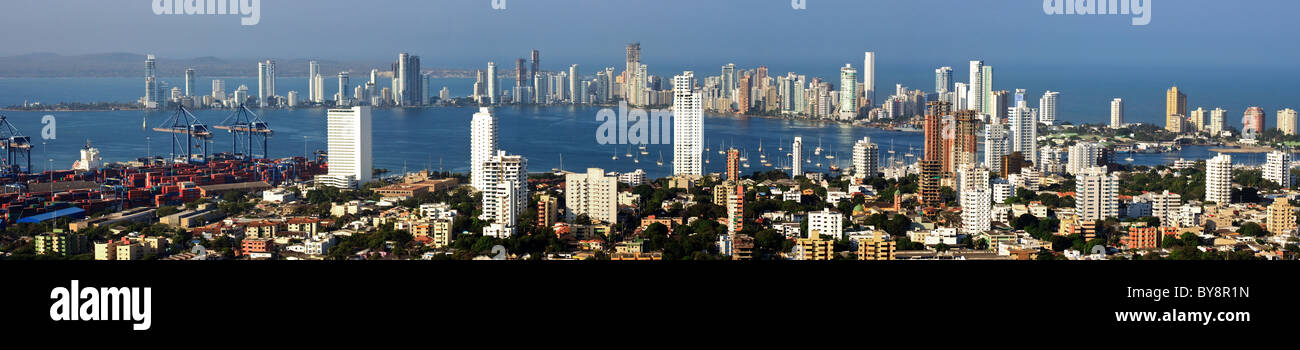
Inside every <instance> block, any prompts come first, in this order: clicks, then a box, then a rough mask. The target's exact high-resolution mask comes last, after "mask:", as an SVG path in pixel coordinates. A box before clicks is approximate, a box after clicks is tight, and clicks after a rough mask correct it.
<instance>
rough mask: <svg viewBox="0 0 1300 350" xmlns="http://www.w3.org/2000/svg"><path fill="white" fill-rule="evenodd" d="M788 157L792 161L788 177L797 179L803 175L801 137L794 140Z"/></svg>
mask: <svg viewBox="0 0 1300 350" xmlns="http://www.w3.org/2000/svg"><path fill="white" fill-rule="evenodd" d="M790 156H791V161H792V163H791V164H792V165H791V166H790V169H791V172H790V176H791V177H799V176H801V175H803V138H802V137H798V136H796V137H795V138H794V145H792V146H790Z"/></svg>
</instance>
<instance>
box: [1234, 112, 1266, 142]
mask: <svg viewBox="0 0 1300 350" xmlns="http://www.w3.org/2000/svg"><path fill="white" fill-rule="evenodd" d="M1265 118H1267V116H1265V115H1264V109H1263V108H1260V107H1250V108H1246V114H1245V115H1244V116H1242V118H1241V125H1242V126H1241V133H1242V135H1259V134H1260V133H1262V132H1264V130H1268V126H1267V124H1265V123H1264V120H1265Z"/></svg>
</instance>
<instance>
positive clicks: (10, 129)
mask: <svg viewBox="0 0 1300 350" xmlns="http://www.w3.org/2000/svg"><path fill="white" fill-rule="evenodd" d="M0 148H4V149H5V154H6V155H5V158H4V161H3V162H0V166H3V169H0V174H3V175H13V174H21V173H24V172H27V171H31V169H32V138H31V137H27V136H23V135H22V133H20V132H18V128H16V127H14V124H13V123H10V122H9V117H8V116H5V115H0ZM24 163H26V164H27V167H26V168H23V167H22V166H21V165H22V164H24Z"/></svg>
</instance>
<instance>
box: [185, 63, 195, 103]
mask: <svg viewBox="0 0 1300 350" xmlns="http://www.w3.org/2000/svg"><path fill="white" fill-rule="evenodd" d="M194 84H195V82H194V68H185V96H188V97H193V96H196V95H195V94H194V90H195V89H194V88H195V86H194Z"/></svg>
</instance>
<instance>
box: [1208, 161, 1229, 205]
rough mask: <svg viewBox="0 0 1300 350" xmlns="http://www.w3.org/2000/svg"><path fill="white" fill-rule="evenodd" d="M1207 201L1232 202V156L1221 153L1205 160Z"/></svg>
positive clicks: (1224, 203) (1222, 203) (1220, 203)
mask: <svg viewBox="0 0 1300 350" xmlns="http://www.w3.org/2000/svg"><path fill="white" fill-rule="evenodd" d="M1205 201H1206V202H1215V203H1217V204H1219V205H1228V204H1229V203H1232V156H1230V155H1227V154H1220V155H1218V156H1216V157H1214V158H1212V159H1210V160H1207V161H1205Z"/></svg>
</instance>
